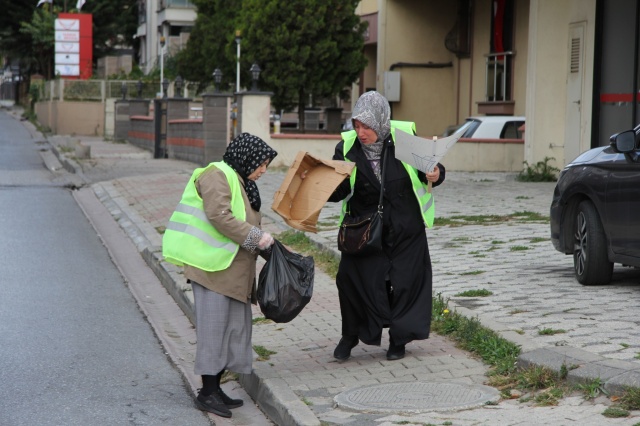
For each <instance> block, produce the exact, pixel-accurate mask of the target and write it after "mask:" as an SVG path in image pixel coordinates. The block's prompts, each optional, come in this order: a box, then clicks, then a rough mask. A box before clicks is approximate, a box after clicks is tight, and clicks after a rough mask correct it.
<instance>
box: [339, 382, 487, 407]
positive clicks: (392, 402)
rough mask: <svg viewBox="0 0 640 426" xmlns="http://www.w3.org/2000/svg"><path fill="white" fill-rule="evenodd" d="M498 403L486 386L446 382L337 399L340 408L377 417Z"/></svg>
mask: <svg viewBox="0 0 640 426" xmlns="http://www.w3.org/2000/svg"><path fill="white" fill-rule="evenodd" d="M499 400H500V393H499V392H498V391H497V390H495V389H494V388H491V387H489V386H483V385H464V384H456V383H448V382H428V383H426V382H407V383H385V384H380V385H372V386H365V387H362V388H357V389H352V390H349V391H346V392H342V393H341V394H339V395H336V397H335V398H334V401H335V403H336V404H337V406H338V407H340V408H346V409H351V410H356V411H366V412H374V413H375V412H378V413H421V412H426V411H442V410H445V411H451V410H464V409H467V408H473V407H478V406H481V405H485V404H486V403H487V402H497V401H499Z"/></svg>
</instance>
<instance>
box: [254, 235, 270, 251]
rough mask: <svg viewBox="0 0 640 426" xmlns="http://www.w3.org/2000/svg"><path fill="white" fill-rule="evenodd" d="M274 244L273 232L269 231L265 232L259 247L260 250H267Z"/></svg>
mask: <svg viewBox="0 0 640 426" xmlns="http://www.w3.org/2000/svg"><path fill="white" fill-rule="evenodd" d="M272 244H273V237H272V236H271V234H270V233H268V232H263V233H262V237H261V238H260V241H259V242H258V248H259V249H260V250H266V249H267V248H269V247H271V245H272Z"/></svg>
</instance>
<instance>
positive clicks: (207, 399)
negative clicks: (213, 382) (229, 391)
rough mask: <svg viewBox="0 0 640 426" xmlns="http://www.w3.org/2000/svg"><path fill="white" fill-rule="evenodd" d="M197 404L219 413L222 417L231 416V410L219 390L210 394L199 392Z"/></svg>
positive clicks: (205, 409) (203, 409) (203, 408)
mask: <svg viewBox="0 0 640 426" xmlns="http://www.w3.org/2000/svg"><path fill="white" fill-rule="evenodd" d="M196 405H197V406H198V408H199V409H201V410H202V411H208V412H210V413H213V414H217V415H219V416H220V417H231V411H230V410H229V408H227V406H226V404H225V403H224V402H223V401H222V397H221V396H220V395H219V394H218V392H213V393H212V394H211V395H208V396H205V395H202V394H199V395H198V397H197V398H196Z"/></svg>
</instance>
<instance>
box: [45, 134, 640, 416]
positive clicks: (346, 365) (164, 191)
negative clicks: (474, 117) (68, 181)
mask: <svg viewBox="0 0 640 426" xmlns="http://www.w3.org/2000/svg"><path fill="white" fill-rule="evenodd" d="M69 139H70V138H65V137H54V138H50V142H51V143H52V144H53V145H54V146H56V145H57V146H58V149H57V151H58V152H59V155H60V158H61V160H62V162H63V163H64V164H67V165H68V167H70V168H71V169H74V168H75V170H76V172H77V173H79V174H82V171H81V167H80V165H79V164H84V166H85V167H86V164H87V163H88V162H93V166H92V167H97V166H96V165H99V164H103V165H104V167H105V176H107V175H108V171H107V166H106V164H110V165H111V167H113V168H116V167H117V165H116V164H115V163H113V162H111V163H110V161H114V158H116V159H117V161H120V162H122V161H125V160H126V159H133V160H140V159H144V158H145V153H144V152H143V151H141V150H139V149H137V148H135V147H133V146H130V145H128V144H114V143H110V142H106V141H103V140H102V139H100V138H81V139H82V144H86V145H90V146H91V159H90V160H78V161H74V159H73V158H71V156H69V155H65V153H64V152H62V150H60V149H59V147H60V146H63V145H65V144H68V143H69V142H68V141H69ZM147 154H148V153H147ZM146 158H149V157H146ZM145 161H146V160H145ZM163 161H164V160H150V161H149V162H148V167H150V168H152V167H158V168H159V169H158V172H157V173H153V170H151V169H149V170H147V173H146V174H144V175H137V176H123V177H117V178H112V179H109V180H105V181H101V182H98V183H93V184H91V187H92V188H93V190H94V192H95V194H96V196H97V197H98V198H99V199H100V200H101V201H102V202H103V204H104V205H105V206H106V207H107V208H108V209H109V211H110V212H111V213H112V215H113V217H114V218H115V219H116V220H117V221H118V222H119V223H120V225H121V227H122V228H123V230H124V231H125V232H126V233H127V235H129V237H130V238H131V239H132V241H134V243H135V244H136V246H137V248H138V250H139V251H140V252H141V254H142V255H143V257H144V258H145V260H146V261H147V263H148V264H149V265H150V266H151V268H152V269H153V270H154V271H155V272H156V274H157V275H158V277H159V278H160V280H161V281H162V282H163V284H164V285H165V287H167V289H168V291H169V292H170V293H171V294H172V295H173V296H174V298H175V299H176V301H177V302H178V304H179V305H180V306H181V308H182V309H183V310H184V311H185V312H186V313H187V315H188V316H190V317H192V315H191V313H192V309H193V305H192V303H193V299H192V295H191V292H190V288H189V287H187V286H186V284H185V283H184V278H183V277H182V275H181V273H180V271H179V268H175V267H174V266H173V265H170V264H167V263H164V262H163V261H162V256H161V247H160V245H161V234H160V232H161V230H162V229H163V227H164V226H166V223H167V221H168V219H169V216H170V215H171V213H172V211H173V209H174V208H175V206H176V205H177V203H178V201H179V199H180V195H181V193H182V190H183V189H184V186H185V184H186V182H187V180H188V178H189V176H190V172H191V170H192V169H193V168H195V167H196V165H194V164H190V163H184V162H183V164H177V163H173V165H172V166H171V167H169V166H167V163H166V162H164V163H163ZM178 163H179V162H178ZM145 164H147V163H146V162H145ZM161 168H165V169H162V170H161ZM284 173H285V171H284V170H270V171H268V172H267V174H266V175H265V176H263V177H262V178H261V180H260V181H258V186H259V188H260V191H261V195H262V199H263V209H262V213H263V215H264V226H265V227H266V228H267V229H268V230H270V231H271V232H274V233H278V232H280V231H282V230H284V229H288V227H287V226H286V225H285V224H284V222H283V221H282V219H281V218H280V217H279V216H278V215H277V214H275V213H274V212H273V211H272V210H271V209H270V205H271V200H272V199H273V194H274V192H275V191H276V190H277V189H278V188H279V186H280V183H281V182H282V179H283V177H284ZM553 187H554V184H552V183H520V182H515V181H514V176H513V175H511V174H504V173H491V174H488V173H478V174H474V173H456V172H448V173H447V180H446V181H445V183H444V184H443V185H442V186H441V187H439V188H436V189H435V196H436V214H437V216H438V217H445V218H453V217H456V216H471V215H490V214H495V215H500V216H507V215H512V214H513V213H516V212H523V211H529V212H536V213H540V214H542V215H545V216H548V211H549V204H550V201H551V195H552V193H553ZM338 214H339V204H336V205H334V204H331V203H330V204H329V205H327V206H326V207H325V208H324V209H323V211H322V213H321V216H320V221H319V222H320V223H322V224H324V228H323V229H321V230H320V232H318V234H311V233H307V236H309V237H310V238H312V239H313V240H314V241H316V242H317V243H318V244H319V245H321V246H323V247H326V248H328V249H331V250H334V251H335V250H336V248H335V236H336V230H335V225H334V224H335V223H336V221H337V217H338ZM428 238H429V246H430V251H431V257H432V262H433V269H434V291H435V292H436V293H440V294H442V296H443V297H445V298H448V299H450V306H451V308H452V309H456V310H457V311H458V312H460V313H462V314H464V315H467V316H469V317H477V318H478V319H479V320H480V321H481V323H482V324H483V325H485V326H487V327H489V328H491V329H493V330H495V331H497V332H499V333H501V334H502V335H503V336H504V337H505V338H507V339H509V340H511V341H513V342H515V343H517V344H519V345H521V346H522V356H521V357H520V360H519V363H521V364H523V365H526V364H529V363H532V364H537V365H545V366H549V367H551V368H553V369H555V370H559V369H560V367H561V366H562V365H563V364H565V365H567V366H577V368H575V369H573V370H571V371H570V372H569V380H572V381H577V380H583V379H592V378H598V377H599V378H600V379H601V380H602V381H603V382H604V383H606V386H607V388H608V389H610V390H614V391H615V390H620V389H622V387H623V386H627V385H634V386H640V360H639V359H638V358H637V357H638V354H639V353H640V328H639V327H638V320H637V307H638V306H639V305H640V284H639V282H640V273H638V271H635V270H628V269H623V268H619V267H616V270H615V272H614V281H613V283H612V284H611V285H609V286H596V287H584V286H581V285H579V284H578V283H577V282H576V281H575V279H574V278H573V275H572V261H571V258H570V257H569V256H564V255H562V254H560V253H558V252H556V251H555V250H554V249H553V247H552V245H551V242H550V240H549V226H548V222H546V221H521V220H515V219H512V220H508V221H504V222H500V223H497V224H486V225H478V224H475V225H465V226H455V227H454V226H442V227H437V228H434V229H431V230H429V231H428ZM336 253H337V252H336ZM473 289H487V290H490V291H491V292H492V293H493V294H492V295H491V296H489V297H485V298H480V297H459V296H456V294H458V293H460V292H462V291H465V290H473ZM254 316H256V317H258V316H261V314H260V311H259V309H258V308H257V307H255V308H254ZM546 328H550V329H554V330H559V329H562V330H564V332H563V333H559V334H554V335H542V334H540V333H539V331H541V330H543V329H546ZM386 337H387V336H386V333H384V339H383V342H382V346H381V347H375V346H366V345H363V344H360V345H358V346H357V347H356V348H354V350H353V351H352V358H351V359H349V360H348V361H346V362H343V363H339V362H336V361H335V360H334V359H333V357H332V353H333V349H334V347H335V345H336V344H337V342H338V340H339V338H340V312H339V307H338V299H337V290H336V289H335V284H334V282H333V279H332V278H330V277H328V276H327V275H326V274H324V273H322V272H321V271H319V270H316V280H315V286H314V295H313V298H312V300H311V302H310V303H309V305H308V306H307V307H306V308H305V309H304V310H303V311H302V313H301V314H300V315H299V316H298V317H297V318H296V319H295V320H293V321H292V322H291V323H288V324H273V323H271V324H258V325H255V326H254V332H253V344H254V345H261V346H264V347H265V348H266V349H269V350H271V351H274V352H275V354H274V355H271V357H270V359H269V360H267V361H256V362H254V373H253V374H252V375H249V376H244V377H242V378H241V382H242V384H243V386H244V388H245V390H246V391H247V392H248V393H249V394H250V395H251V396H252V397H253V398H254V400H255V401H256V402H257V403H258V404H259V405H260V407H261V408H262V410H263V411H264V412H265V413H267V414H268V415H269V416H270V418H271V419H272V420H273V421H274V422H275V423H277V424H282V425H293V424H298V425H320V424H321V423H320V422H323V423H322V424H350V425H370V424H378V425H391V424H398V422H411V423H419V424H443V423H445V422H451V423H447V424H454V425H478V424H487V425H490V424H500V425H520V424H557V425H564V424H580V425H603V424H612V425H613V424H616V425H617V424H620V425H633V424H636V423H638V422H640V413H637V412H634V413H633V417H632V418H627V419H607V418H605V417H603V416H602V415H601V413H602V411H603V410H604V409H605V408H606V403H605V402H606V401H603V400H597V401H595V402H594V401H584V400H583V399H582V398H578V397H570V398H565V399H564V400H563V401H562V403H561V405H560V406H559V407H549V408H539V407H531V406H529V405H527V404H523V403H519V402H518V401H517V400H506V401H501V402H499V403H498V404H496V405H486V406H481V407H477V408H469V409H466V410H463V411H451V410H440V411H424V412H415V411H414V412H411V410H406V409H403V403H406V402H407V400H408V399H411V396H410V395H409V396H407V395H404V396H400V397H397V395H396V399H393V398H391V396H392V395H387V399H386V400H385V396H384V395H383V396H382V403H383V404H385V403H386V405H387V407H388V408H391V409H392V411H394V410H395V412H389V411H388V410H387V411H385V410H375V409H372V410H350V409H345V408H344V407H343V406H337V405H336V402H335V400H334V398H335V397H336V396H337V395H339V394H341V393H342V392H345V391H349V390H357V389H361V388H364V387H366V386H368V385H381V384H382V385H385V384H389V383H431V384H436V385H438V384H440V385H441V386H442V388H443V389H444V388H445V385H450V384H459V385H464V386H469V387H471V386H472V385H481V384H483V383H485V381H486V377H485V373H486V371H487V367H486V366H484V365H483V364H482V363H481V362H480V361H478V360H477V359H474V358H473V357H471V356H470V355H469V354H467V353H465V352H463V351H461V350H458V349H456V348H455V346H454V345H453V344H452V343H451V342H450V341H448V340H447V339H445V338H443V337H440V336H437V335H432V337H431V338H430V339H428V340H425V341H417V342H412V343H411V344H409V345H407V356H406V357H405V358H404V359H403V360H401V361H387V360H386V358H385V351H386V347H387V345H388V340H387V338H386Z"/></svg>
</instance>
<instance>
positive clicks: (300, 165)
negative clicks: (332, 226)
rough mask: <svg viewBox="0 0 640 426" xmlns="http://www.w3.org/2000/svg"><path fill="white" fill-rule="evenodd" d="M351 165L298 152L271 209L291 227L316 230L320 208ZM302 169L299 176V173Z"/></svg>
mask: <svg viewBox="0 0 640 426" xmlns="http://www.w3.org/2000/svg"><path fill="white" fill-rule="evenodd" d="M354 166H355V164H354V163H352V162H349V161H337V160H323V159H320V158H315V157H313V156H312V155H311V154H309V153H308V152H304V151H300V152H298V155H296V159H295V160H294V161H293V164H292V165H291V167H290V168H289V171H288V172H287V175H286V176H285V178H284V181H283V182H282V185H281V186H280V189H278V191H276V193H275V195H274V197H273V205H272V206H271V208H272V209H273V211H275V212H276V213H278V214H279V215H280V216H282V218H283V219H284V221H285V222H286V223H287V224H288V225H289V226H291V227H292V228H295V229H299V230H301V231H309V232H318V230H317V228H316V224H317V223H318V216H319V215H320V210H322V207H324V205H325V204H326V203H327V201H328V200H329V197H330V196H331V194H332V193H333V191H334V190H335V189H336V188H337V187H338V185H339V184H340V182H342V181H343V180H344V179H345V178H348V177H349V176H351V172H352V171H353V168H354ZM303 171H306V175H305V176H306V177H305V178H304V179H302V178H301V177H300V174H301V173H302V172H303Z"/></svg>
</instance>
